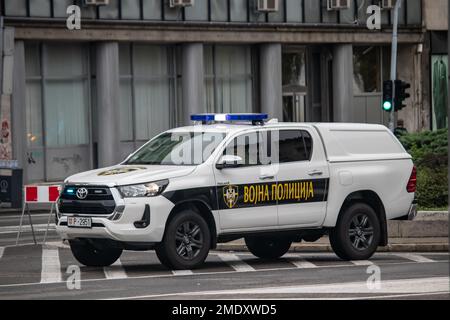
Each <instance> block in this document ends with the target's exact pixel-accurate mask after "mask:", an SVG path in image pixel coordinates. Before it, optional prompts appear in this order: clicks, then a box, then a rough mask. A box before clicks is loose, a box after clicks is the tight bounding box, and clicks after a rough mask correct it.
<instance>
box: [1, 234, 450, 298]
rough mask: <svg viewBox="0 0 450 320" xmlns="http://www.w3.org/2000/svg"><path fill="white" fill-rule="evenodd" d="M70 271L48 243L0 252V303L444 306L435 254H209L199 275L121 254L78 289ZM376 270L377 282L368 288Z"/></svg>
mask: <svg viewBox="0 0 450 320" xmlns="http://www.w3.org/2000/svg"><path fill="white" fill-rule="evenodd" d="M70 266H72V268H73V266H80V265H79V264H78V263H77V262H76V261H75V260H74V258H73V257H72V255H71V252H70V249H69V248H67V247H66V246H63V245H62V244H58V243H56V242H55V243H54V244H53V243H52V244H50V245H46V246H41V245H38V246H30V245H25V246H18V247H1V248H0V299H169V300H174V299H177V300H196V299H202V300H203V299H317V298H319V299H446V300H447V299H450V295H449V260H448V254H443V253H423V254H410V253H396V254H393V253H380V254H377V255H375V257H374V258H373V259H372V260H371V261H363V262H361V261H360V262H346V261H341V260H339V259H338V258H337V257H336V256H334V255H333V254H329V253H322V254H313V253H308V254H306V253H305V254H301V253H294V254H288V255H287V256H286V257H284V258H283V259H281V260H279V261H276V262H264V261H260V260H258V259H256V258H254V257H253V256H251V255H250V254H247V253H233V252H230V253H226V252H212V253H211V254H210V256H209V257H208V260H207V263H206V264H205V266H204V267H203V268H201V269H199V270H193V271H171V270H167V269H166V268H164V267H163V266H161V265H160V263H159V261H158V260H157V257H156V255H155V254H154V253H153V252H124V254H123V255H122V257H121V258H120V261H119V262H118V263H116V264H115V265H113V266H111V267H108V268H87V267H82V266H81V267H80V271H81V273H80V280H81V281H80V282H79V285H80V289H79V290H77V289H76V288H74V286H73V285H74V284H76V283H77V282H74V281H71V280H73V274H72V273H67V271H68V268H69V267H70ZM75 268H77V267H75ZM377 271H380V274H379V276H380V280H381V281H380V282H379V283H378V282H376V281H370V282H369V283H370V284H371V286H370V287H369V286H368V285H367V281H368V278H369V276H371V275H372V277H373V272H377ZM376 274H377V273H376ZM371 279H372V280H374V279H375V280H376V279H378V278H377V277H375V278H371ZM67 280H69V281H67ZM68 284H69V285H68ZM377 284H378V285H379V286H376V285H377ZM374 285H375V286H374ZM69 288H71V289H72V290H71V289H69Z"/></svg>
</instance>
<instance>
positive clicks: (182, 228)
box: [155, 210, 211, 270]
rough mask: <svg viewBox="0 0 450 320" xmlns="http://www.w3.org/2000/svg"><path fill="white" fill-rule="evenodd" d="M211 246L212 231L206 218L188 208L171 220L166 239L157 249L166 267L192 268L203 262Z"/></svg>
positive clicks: (176, 268) (157, 253)
mask: <svg viewBox="0 0 450 320" xmlns="http://www.w3.org/2000/svg"><path fill="white" fill-rule="evenodd" d="M210 247H211V233H210V230H209V227H208V224H207V223H206V221H205V219H203V217H202V216H201V215H199V214H198V213H196V212H195V211H192V210H186V211H183V212H180V213H179V214H177V215H176V216H175V217H174V218H173V219H172V220H171V221H170V222H169V224H168V225H167V228H166V232H165V234H164V239H163V241H162V242H161V243H160V244H159V245H158V246H157V247H156V250H155V251H156V255H157V256H158V258H159V260H160V261H161V263H162V264H164V265H165V266H166V267H168V268H170V269H174V270H190V269H195V268H198V267H199V266H200V265H202V264H203V262H204V261H205V259H206V257H207V256H208V253H209V249H210Z"/></svg>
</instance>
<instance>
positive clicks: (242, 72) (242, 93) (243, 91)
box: [204, 46, 254, 112]
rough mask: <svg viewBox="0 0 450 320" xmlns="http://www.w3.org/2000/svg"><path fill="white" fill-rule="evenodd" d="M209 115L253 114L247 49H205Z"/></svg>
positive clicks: (235, 47)
mask: <svg viewBox="0 0 450 320" xmlns="http://www.w3.org/2000/svg"><path fill="white" fill-rule="evenodd" d="M204 68H205V87H206V97H205V98H206V108H207V110H208V112H251V111H252V110H253V100H252V99H253V78H254V77H253V71H252V69H253V67H252V53H251V47H250V46H205V50H204Z"/></svg>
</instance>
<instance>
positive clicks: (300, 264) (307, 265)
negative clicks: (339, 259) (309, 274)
mask: <svg viewBox="0 0 450 320" xmlns="http://www.w3.org/2000/svg"><path fill="white" fill-rule="evenodd" d="M289 262H290V263H292V264H293V265H294V266H296V267H297V268H299V269H313V268H318V266H316V265H315V264H314V263H312V262H309V261H306V260H305V259H300V260H289Z"/></svg>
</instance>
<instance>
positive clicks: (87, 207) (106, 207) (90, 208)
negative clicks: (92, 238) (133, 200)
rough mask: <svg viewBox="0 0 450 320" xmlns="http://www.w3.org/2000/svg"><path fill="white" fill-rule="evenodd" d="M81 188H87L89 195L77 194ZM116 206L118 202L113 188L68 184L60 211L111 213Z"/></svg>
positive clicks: (59, 206)
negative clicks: (80, 195) (112, 190)
mask: <svg viewBox="0 0 450 320" xmlns="http://www.w3.org/2000/svg"><path fill="white" fill-rule="evenodd" d="M81 188H85V189H86V190H87V195H86V194H84V196H83V197H82V198H83V199H80V197H79V196H78V195H77V194H78V193H77V191H78V190H79V189H81ZM83 191H84V190H83ZM82 195H83V194H82ZM115 208H116V203H115V201H114V197H113V195H112V193H111V190H110V189H109V188H108V187H102V186H66V187H65V188H64V190H63V192H62V193H61V196H60V198H59V204H58V209H59V212H60V213H62V214H65V213H67V214H71V213H72V214H86V215H110V214H112V213H113V212H114V210H115Z"/></svg>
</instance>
